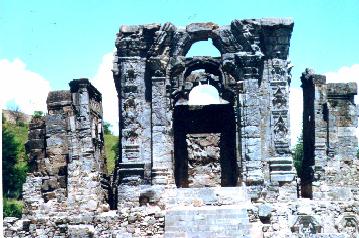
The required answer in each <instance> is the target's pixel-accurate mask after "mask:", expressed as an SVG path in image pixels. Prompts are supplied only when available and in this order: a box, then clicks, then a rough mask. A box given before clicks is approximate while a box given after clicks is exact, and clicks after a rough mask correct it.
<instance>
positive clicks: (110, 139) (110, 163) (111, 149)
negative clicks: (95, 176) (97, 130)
mask: <svg viewBox="0 0 359 238" xmlns="http://www.w3.org/2000/svg"><path fill="white" fill-rule="evenodd" d="M117 142H118V136H114V135H111V134H107V135H105V151H106V158H107V170H108V173H109V174H111V173H112V172H113V170H114V169H115V164H116V153H115V152H116V149H117V148H116V146H117Z"/></svg>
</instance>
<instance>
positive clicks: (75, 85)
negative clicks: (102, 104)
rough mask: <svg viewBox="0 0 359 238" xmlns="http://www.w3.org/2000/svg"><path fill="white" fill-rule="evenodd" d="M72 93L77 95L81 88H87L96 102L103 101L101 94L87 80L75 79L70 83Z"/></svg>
mask: <svg viewBox="0 0 359 238" xmlns="http://www.w3.org/2000/svg"><path fill="white" fill-rule="evenodd" d="M69 85H70V91H71V93H76V92H78V91H79V89H80V88H87V90H88V92H89V96H90V98H95V100H96V101H102V95H101V93H100V92H99V91H98V90H97V89H96V88H95V87H94V86H93V85H92V84H91V83H90V81H89V80H88V79H87V78H80V79H74V80H72V81H71V82H70V83H69Z"/></svg>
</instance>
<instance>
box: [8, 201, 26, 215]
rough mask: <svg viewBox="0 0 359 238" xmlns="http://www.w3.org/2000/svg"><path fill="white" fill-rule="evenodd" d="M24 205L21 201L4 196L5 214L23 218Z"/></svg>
mask: <svg viewBox="0 0 359 238" xmlns="http://www.w3.org/2000/svg"><path fill="white" fill-rule="evenodd" d="M23 206H24V205H23V203H22V202H21V201H17V200H15V199H7V198H4V200H3V216H4V217H17V218H21V215H22V209H23Z"/></svg>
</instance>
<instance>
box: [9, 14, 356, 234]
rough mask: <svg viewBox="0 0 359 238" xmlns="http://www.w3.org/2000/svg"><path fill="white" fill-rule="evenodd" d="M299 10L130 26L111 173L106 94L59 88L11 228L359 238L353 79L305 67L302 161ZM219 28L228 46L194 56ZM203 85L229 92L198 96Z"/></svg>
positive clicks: (119, 80)
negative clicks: (296, 161)
mask: <svg viewBox="0 0 359 238" xmlns="http://www.w3.org/2000/svg"><path fill="white" fill-rule="evenodd" d="M293 25H294V24H293V21H292V20H289V19H255V20H234V21H232V22H231V24H230V25H227V26H218V25H216V24H214V23H193V24H190V25H188V26H186V28H177V27H176V26H174V25H172V24H171V23H165V24H163V25H159V24H149V25H136V26H122V27H121V28H120V31H119V33H118V34H117V39H116V47H117V52H116V54H115V59H114V67H113V76H114V82H115V86H116V89H117V92H118V108H119V112H120V113H119V134H120V143H119V148H118V150H119V158H118V161H117V164H116V168H115V172H114V174H108V173H107V171H106V157H105V153H104V137H103V130H102V128H103V126H102V123H103V118H102V105H101V94H100V93H99V92H98V91H97V90H96V89H95V88H94V87H93V86H92V85H91V84H90V83H89V81H88V80H87V79H77V80H73V81H72V82H70V91H56V92H51V93H50V94H49V96H48V99H47V105H48V115H46V116H45V117H44V118H34V119H33V120H32V122H31V124H30V131H29V141H28V143H27V144H26V147H27V151H28V153H29V158H30V162H31V172H30V173H29V175H28V177H27V180H26V183H25V184H24V192H23V200H24V203H25V211H24V214H23V217H22V219H20V220H16V219H11V218H9V219H8V218H6V219H5V225H4V226H5V227H4V228H5V231H4V235H5V236H6V237H14V236H19V237H35V236H37V237H358V236H359V180H358V179H357V178H359V161H358V159H357V158H356V150H357V146H358V144H357V138H356V137H355V132H354V130H355V128H356V127H357V124H358V118H357V117H358V111H359V110H358V107H357V106H356V105H355V103H354V95H356V94H357V86H356V84H355V83H349V84H326V79H325V76H323V75H317V74H315V73H314V72H313V71H311V70H306V71H305V72H304V73H303V75H302V78H301V80H302V88H303V95H304V102H303V103H304V112H303V142H304V145H303V147H304V158H303V164H302V170H301V171H299V177H298V176H297V174H296V172H295V168H294V166H293V159H292V153H291V151H290V147H291V145H290V124H289V110H288V107H289V105H288V100H289V93H290V83H291V73H290V71H291V65H290V62H289V61H288V60H287V57H288V52H289V45H290V38H291V33H292V30H293ZM209 38H211V39H212V41H213V44H214V46H215V47H216V48H217V49H218V50H219V52H220V53H221V56H220V57H217V58H214V57H207V56H206V57H204V56H198V57H186V54H187V52H188V51H189V49H190V47H191V46H192V44H194V43H196V42H198V41H205V40H208V39H209ZM201 87H202V88H203V87H206V88H207V89H210V90H215V91H218V95H217V96H218V101H216V102H211V101H210V100H209V101H205V102H204V103H203V102H202V103H199V104H200V105H198V103H193V101H191V100H192V99H191V97H192V96H193V94H195V92H196V91H197V92H198V91H200V89H201Z"/></svg>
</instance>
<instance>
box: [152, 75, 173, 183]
mask: <svg viewBox="0 0 359 238" xmlns="http://www.w3.org/2000/svg"><path fill="white" fill-rule="evenodd" d="M169 104H170V102H169V98H168V97H167V95H166V78H165V77H152V184H164V185H165V184H168V183H171V182H172V183H173V182H174V180H173V176H174V174H173V140H172V137H171V135H170V133H171V118H172V115H171V113H170V112H169V108H170V107H169V106H170V105H169Z"/></svg>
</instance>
